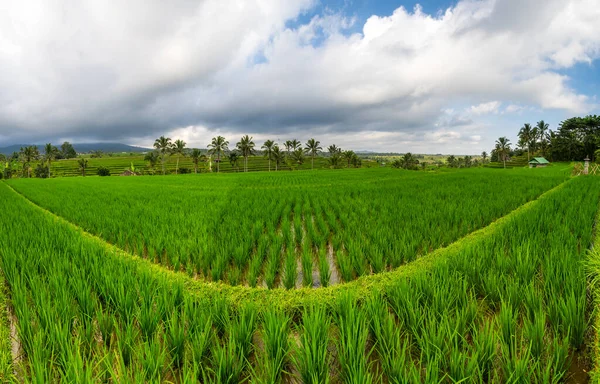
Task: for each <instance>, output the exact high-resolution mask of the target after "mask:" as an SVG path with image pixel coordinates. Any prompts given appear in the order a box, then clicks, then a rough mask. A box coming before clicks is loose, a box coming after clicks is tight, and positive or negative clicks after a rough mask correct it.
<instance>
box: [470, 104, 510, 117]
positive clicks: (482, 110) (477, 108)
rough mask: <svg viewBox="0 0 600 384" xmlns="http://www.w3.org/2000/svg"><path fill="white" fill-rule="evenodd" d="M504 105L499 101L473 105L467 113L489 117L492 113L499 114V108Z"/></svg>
mask: <svg viewBox="0 0 600 384" xmlns="http://www.w3.org/2000/svg"><path fill="white" fill-rule="evenodd" d="M501 104H502V103H501V102H499V101H490V102H487V103H481V104H478V105H472V106H471V107H470V108H468V109H467V112H468V113H470V114H473V115H487V114H490V113H498V108H500V105H501Z"/></svg>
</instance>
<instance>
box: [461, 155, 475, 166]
mask: <svg viewBox="0 0 600 384" xmlns="http://www.w3.org/2000/svg"><path fill="white" fill-rule="evenodd" d="M463 164H464V166H465V168H471V166H473V158H472V157H471V156H465V157H464V159H463Z"/></svg>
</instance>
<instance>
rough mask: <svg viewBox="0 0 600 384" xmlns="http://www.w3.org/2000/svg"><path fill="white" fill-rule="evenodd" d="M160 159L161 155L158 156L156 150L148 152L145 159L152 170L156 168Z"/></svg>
mask: <svg viewBox="0 0 600 384" xmlns="http://www.w3.org/2000/svg"><path fill="white" fill-rule="evenodd" d="M158 160H160V157H159V156H158V153H156V152H154V151H152V152H148V153H146V156H144V161H147V162H148V164H149V165H150V169H152V170H154V167H156V164H157V163H158Z"/></svg>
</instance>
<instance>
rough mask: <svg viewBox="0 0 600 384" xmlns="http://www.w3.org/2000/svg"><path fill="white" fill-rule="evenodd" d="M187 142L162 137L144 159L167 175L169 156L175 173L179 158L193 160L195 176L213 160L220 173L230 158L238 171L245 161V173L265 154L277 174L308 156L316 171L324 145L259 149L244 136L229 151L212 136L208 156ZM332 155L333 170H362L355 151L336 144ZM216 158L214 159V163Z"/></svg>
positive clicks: (295, 144) (226, 143)
mask: <svg viewBox="0 0 600 384" xmlns="http://www.w3.org/2000/svg"><path fill="white" fill-rule="evenodd" d="M186 145H187V144H186V142H185V141H183V140H180V139H178V140H175V141H173V140H172V139H171V138H170V137H165V136H161V137H159V138H158V139H156V140H155V141H154V151H152V152H149V153H147V154H146V156H145V158H144V159H145V160H146V161H148V163H149V165H150V167H151V168H154V167H155V166H156V165H157V164H158V162H160V163H161V165H162V173H163V174H165V173H166V166H165V164H166V161H167V157H169V156H175V157H176V158H177V162H176V166H175V174H177V173H178V171H179V159H180V158H181V157H190V158H191V160H192V163H193V164H194V173H198V167H199V164H200V163H206V162H208V163H209V167H210V169H211V170H212V162H213V161H214V162H215V164H216V168H217V173H218V172H220V164H221V162H222V161H223V159H227V160H228V161H229V162H230V164H231V166H232V168H234V169H238V170H239V161H240V159H241V160H242V161H243V171H244V172H247V171H248V158H249V157H250V156H256V155H262V156H263V157H264V158H266V159H268V161H269V171H271V170H272V168H273V166H274V168H275V171H277V170H279V167H280V166H281V165H282V164H286V165H288V166H289V167H290V168H293V166H294V165H301V164H304V162H305V161H306V157H307V156H308V157H310V159H311V168H312V169H314V162H315V158H316V157H318V156H319V155H320V154H321V153H322V152H323V148H322V147H321V142H320V141H318V140H315V139H313V138H311V139H309V140H308V141H307V142H306V143H305V144H304V146H303V145H302V143H301V142H300V141H299V140H297V139H292V140H287V141H285V142H284V143H283V145H282V146H280V145H279V144H278V143H276V142H275V141H273V140H266V141H265V142H264V143H263V145H262V146H261V147H260V150H258V149H257V148H256V143H255V142H254V139H253V137H252V136H248V135H244V136H242V137H241V139H240V141H238V142H237V143H236V144H235V148H233V149H230V148H229V141H228V140H227V139H225V138H224V137H223V136H216V137H213V138H212V140H211V142H210V144H209V145H208V148H207V154H208V155H209V156H206V155H205V154H204V153H203V152H202V151H201V150H200V149H198V148H187V147H186ZM327 151H328V153H329V157H328V160H327V161H328V163H329V165H330V166H331V167H334V168H337V167H341V166H342V165H347V166H348V167H350V166H354V167H360V165H361V159H360V158H359V157H358V156H357V155H356V153H354V151H350V150H348V151H343V150H342V149H341V148H339V147H338V146H336V145H335V144H333V145H330V146H329V147H328V148H327ZM213 156H214V160H213Z"/></svg>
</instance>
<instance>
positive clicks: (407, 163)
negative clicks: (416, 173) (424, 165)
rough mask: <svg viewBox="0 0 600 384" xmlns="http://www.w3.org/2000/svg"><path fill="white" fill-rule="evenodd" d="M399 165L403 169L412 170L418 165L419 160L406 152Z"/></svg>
mask: <svg viewBox="0 0 600 384" xmlns="http://www.w3.org/2000/svg"><path fill="white" fill-rule="evenodd" d="M400 163H401V164H402V168H404V169H413V168H414V167H415V166H416V165H417V164H419V160H417V158H416V157H414V156H413V154H412V153H410V152H407V153H405V154H404V156H402V159H401V160H400Z"/></svg>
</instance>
